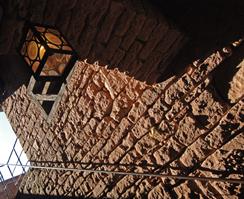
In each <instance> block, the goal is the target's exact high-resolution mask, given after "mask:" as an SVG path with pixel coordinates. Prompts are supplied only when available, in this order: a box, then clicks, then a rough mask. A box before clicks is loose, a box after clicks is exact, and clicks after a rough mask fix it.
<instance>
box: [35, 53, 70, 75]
mask: <svg viewBox="0 0 244 199" xmlns="http://www.w3.org/2000/svg"><path fill="white" fill-rule="evenodd" d="M70 58H71V55H67V54H60V53H54V54H53V55H51V56H49V57H48V59H47V61H46V63H45V65H44V67H43V69H42V71H41V74H40V75H41V76H61V75H62V74H63V72H64V70H65V68H66V66H67V64H68V62H69V60H70Z"/></svg>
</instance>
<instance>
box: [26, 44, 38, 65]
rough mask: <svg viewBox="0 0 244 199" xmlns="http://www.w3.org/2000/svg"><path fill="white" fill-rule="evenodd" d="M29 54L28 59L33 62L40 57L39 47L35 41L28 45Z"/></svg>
mask: <svg viewBox="0 0 244 199" xmlns="http://www.w3.org/2000/svg"><path fill="white" fill-rule="evenodd" d="M27 53H28V57H29V58H30V59H31V60H35V59H36V58H37V55H38V46H37V43H36V42H35V41H31V42H30V43H29V44H28V47H27Z"/></svg>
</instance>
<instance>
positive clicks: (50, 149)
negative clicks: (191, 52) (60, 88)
mask: <svg viewBox="0 0 244 199" xmlns="http://www.w3.org/2000/svg"><path fill="white" fill-rule="evenodd" d="M242 48H243V47H242ZM238 50H241V49H235V50H234V51H233V53H235V51H238ZM231 54H232V52H230V51H228V52H227V51H226V49H225V48H224V49H223V50H219V51H217V52H214V53H212V54H211V55H210V56H209V57H207V58H206V59H204V60H203V61H198V62H194V63H193V64H192V65H190V66H189V67H188V68H187V69H186V71H185V72H184V73H183V74H181V75H180V76H177V77H172V78H171V79H169V80H167V81H166V82H163V83H160V84H156V85H152V86H150V85H147V84H145V83H141V82H139V81H137V80H135V79H134V78H130V77H128V76H126V75H124V74H123V73H120V72H118V71H116V70H107V69H105V68H104V67H100V66H98V65H97V64H88V63H86V62H82V61H80V62H77V63H76V66H75V71H74V72H73V75H72V77H71V79H70V81H69V82H68V84H67V87H66V89H65V92H64V94H63V96H62V99H61V101H60V104H59V106H58V108H57V110H56V113H55V115H54V116H53V120H52V122H51V123H47V122H46V121H45V119H44V118H43V117H42V115H41V110H39V109H38V107H37V106H36V105H35V104H34V103H33V102H32V101H31V100H30V99H29V97H28V95H27V94H26V88H25V86H23V87H22V88H20V89H19V90H18V91H16V93H15V94H14V95H13V96H11V97H10V98H8V99H7V100H6V101H5V103H4V110H5V112H6V114H7V115H8V117H9V119H10V122H11V124H12V126H13V127H14V130H15V132H16V134H17V135H18V137H19V139H20V141H21V143H22V145H23V146H24V149H25V151H26V152H27V155H28V157H29V159H30V160H31V161H36V162H35V164H36V165H46V166H47V165H50V164H51V163H56V164H51V165H56V166H57V165H59V164H58V163H57V162H66V163H67V162H70V163H71V164H62V165H64V166H65V165H66V166H69V167H70V168H75V167H77V166H78V163H81V162H82V163H110V164H112V165H113V164H114V166H111V165H110V166H99V165H98V166H97V167H96V168H97V169H110V170H115V171H118V170H121V167H118V166H116V165H117V164H118V163H119V164H136V165H141V164H146V165H157V166H159V167H152V168H146V169H149V171H152V172H154V171H155V172H156V171H160V169H163V168H165V167H166V168H167V170H166V171H167V173H171V174H184V175H189V176H192V175H194V176H195V175H196V176H209V177H223V176H224V177H228V178H236V179H240V178H243V173H238V171H243V140H244V135H243V126H244V125H243V124H244V121H243V120H244V118H243V114H244V106H243V104H244V101H243V98H238V100H237V101H236V103H235V104H232V105H229V104H227V103H226V102H224V101H222V100H221V98H220V96H218V93H217V92H216V91H215V88H214V87H213V85H212V83H211V74H212V73H213V71H214V70H215V68H216V67H221V63H222V62H224V60H225V59H227V61H228V59H229V58H228V57H229V56H230V55H231ZM38 161H41V162H46V164H44V163H38ZM122 169H124V170H128V168H127V167H122ZM134 170H136V171H141V170H142V171H143V168H134ZM164 172H165V170H164ZM193 188H194V189H193ZM242 188H243V187H242V186H241V185H238V184H237V185H236V184H231V183H223V182H208V183H203V182H200V181H183V180H166V179H163V178H162V179H161V178H153V177H133V176H130V175H127V176H120V175H112V174H96V173H89V172H83V173H77V172H62V171H46V170H31V171H29V172H28V173H27V175H26V176H25V178H24V181H23V182H22V186H21V188H20V193H25V194H27V193H28V194H29V193H30V194H43V195H46V194H47V195H57V196H66V195H67V196H84V197H95V198H97V197H101V198H105V197H107V198H131V197H135V198H142V197H148V198H173V197H185V198H188V197H190V196H191V195H192V194H193V195H194V194H197V195H200V196H201V197H207V196H211V197H212V198H219V197H222V198H230V196H231V197H232V198H238V195H240V194H241V192H242ZM20 198H21V197H20Z"/></svg>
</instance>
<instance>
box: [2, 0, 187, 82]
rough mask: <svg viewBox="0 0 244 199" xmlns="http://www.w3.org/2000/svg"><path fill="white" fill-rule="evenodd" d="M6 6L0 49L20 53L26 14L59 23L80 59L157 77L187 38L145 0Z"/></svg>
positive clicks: (139, 76)
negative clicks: (18, 49)
mask: <svg viewBox="0 0 244 199" xmlns="http://www.w3.org/2000/svg"><path fill="white" fill-rule="evenodd" d="M144 4H146V5H144ZM4 6H5V10H6V11H7V12H6V16H5V17H4V20H3V23H2V25H1V26H0V32H1V35H0V55H1V54H7V53H16V48H17V47H18V45H19V43H20V38H21V33H22V32H21V31H22V28H23V24H24V21H23V20H19V19H20V18H21V19H25V20H30V21H31V22H32V23H38V24H44V25H51V26H55V27H57V28H58V29H59V30H61V32H62V33H63V34H64V35H65V36H66V38H67V41H69V42H70V43H71V45H72V46H73V47H74V49H75V50H76V52H77V53H78V55H79V58H80V59H81V60H85V59H87V61H88V62H89V63H94V62H95V61H99V63H100V65H103V66H105V65H107V66H108V67H109V68H119V70H120V71H121V72H127V73H128V74H129V75H130V76H133V77H135V78H136V79H139V80H141V81H147V82H148V83H155V82H156V81H157V79H158V77H159V76H160V75H161V74H162V73H163V71H164V70H165V68H166V67H167V66H168V65H169V63H170V62H171V61H172V58H173V57H174V56H175V55H176V54H177V52H178V51H179V49H180V48H181V47H182V46H183V44H184V43H185V41H186V37H185V36H184V35H183V33H181V32H180V31H179V30H178V29H177V28H176V27H175V26H173V25H172V24H171V23H169V22H168V21H167V20H166V19H165V18H164V17H163V16H162V14H161V13H160V11H159V10H158V9H157V8H156V7H153V6H151V5H150V3H146V2H144V1H141V0H135V1H132V2H131V1H124V0H116V1H115V0H96V1H95V0H89V1H88V0H85V1H76V0H69V1H67V0H63V1H62V3H60V2H59V1H58V0H52V1H47V0H41V1H40V0H38V1H36V0H31V1H29V0H23V1H17V0H13V1H7V2H5V3H4ZM13 38H14V39H13Z"/></svg>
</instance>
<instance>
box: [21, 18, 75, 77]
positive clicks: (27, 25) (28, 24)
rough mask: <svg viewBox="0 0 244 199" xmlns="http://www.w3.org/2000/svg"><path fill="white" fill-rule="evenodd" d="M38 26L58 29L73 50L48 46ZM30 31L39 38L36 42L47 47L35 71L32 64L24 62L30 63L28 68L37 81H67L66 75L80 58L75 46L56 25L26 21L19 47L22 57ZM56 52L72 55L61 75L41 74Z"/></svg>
mask: <svg viewBox="0 0 244 199" xmlns="http://www.w3.org/2000/svg"><path fill="white" fill-rule="evenodd" d="M36 26H37V27H43V28H45V29H52V30H55V31H57V32H58V33H59V34H60V37H62V38H63V39H64V40H65V42H66V43H67V46H68V47H69V48H70V49H71V50H63V49H53V48H50V47H49V46H48V44H47V43H46V42H45V41H44V39H43V38H42V36H41V33H40V32H38V30H37V29H36V28H35V27H36ZM29 31H32V33H33V36H34V37H35V38H37V39H38V41H35V42H36V43H37V42H38V43H39V44H41V45H42V46H44V48H45V53H44V56H43V58H42V59H41V60H40V63H39V66H38V68H37V70H36V71H33V70H32V67H31V66H30V64H29V63H28V62H27V61H26V60H25V59H24V62H25V63H26V64H27V65H28V68H29V69H30V71H31V73H32V75H33V76H34V78H35V79H36V80H37V81H62V82H65V80H66V77H67V76H68V74H69V73H70V71H71V69H72V68H73V66H74V64H75V62H76V60H77V59H78V55H77V53H76V52H75V50H74V48H73V47H72V46H71V44H70V43H69V42H68V41H67V39H66V38H65V37H64V35H63V34H62V33H61V32H60V31H59V30H57V29H56V28H55V27H53V26H49V25H43V24H38V23H31V22H29V21H26V22H25V25H24V28H23V37H22V39H21V42H20V45H19V47H18V52H19V54H20V56H21V57H24V56H23V55H22V54H21V49H22V48H23V45H25V42H26V41H27V34H28V32H29ZM38 52H39V48H38ZM55 53H57V54H65V55H70V56H71V57H70V58H69V61H68V63H67V64H66V65H65V68H64V71H63V72H62V74H61V75H60V76H53V75H48V76H41V72H42V70H43V68H44V67H45V63H46V62H47V60H48V57H50V56H52V55H54V54H55Z"/></svg>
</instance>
